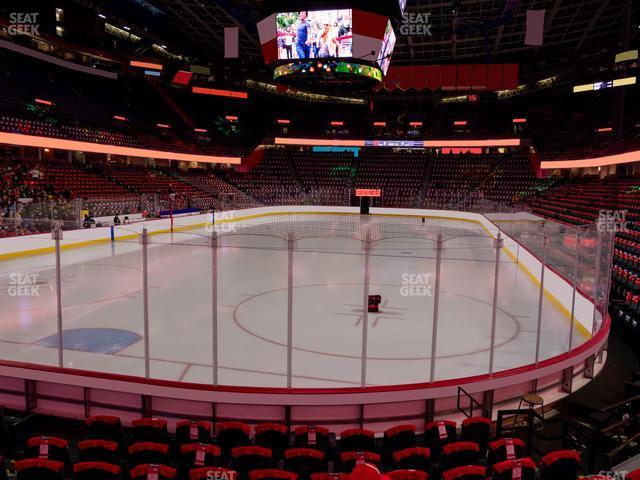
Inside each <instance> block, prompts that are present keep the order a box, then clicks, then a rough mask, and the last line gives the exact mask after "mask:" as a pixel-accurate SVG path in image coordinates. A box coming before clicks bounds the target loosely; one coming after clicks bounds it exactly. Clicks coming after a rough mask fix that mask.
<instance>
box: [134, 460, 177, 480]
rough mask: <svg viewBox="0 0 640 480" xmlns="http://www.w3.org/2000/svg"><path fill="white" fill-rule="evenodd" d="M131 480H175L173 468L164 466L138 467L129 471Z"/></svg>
mask: <svg viewBox="0 0 640 480" xmlns="http://www.w3.org/2000/svg"><path fill="white" fill-rule="evenodd" d="M129 475H130V477H131V479H132V480H138V479H140V480H173V479H174V478H176V475H177V471H176V469H175V468H171V467H168V466H166V465H148V464H144V465H138V466H137V467H134V468H132V469H131V470H130V471H129Z"/></svg>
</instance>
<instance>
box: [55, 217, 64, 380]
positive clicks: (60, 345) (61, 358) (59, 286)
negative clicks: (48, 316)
mask: <svg viewBox="0 0 640 480" xmlns="http://www.w3.org/2000/svg"><path fill="white" fill-rule="evenodd" d="M53 240H54V241H55V250H56V307H57V316H58V342H57V347H58V366H59V367H60V368H62V367H64V356H63V355H64V354H63V351H64V350H63V349H64V343H63V338H62V333H63V330H62V264H61V259H60V241H61V240H62V229H61V228H60V224H57V223H56V224H55V225H54V227H53Z"/></svg>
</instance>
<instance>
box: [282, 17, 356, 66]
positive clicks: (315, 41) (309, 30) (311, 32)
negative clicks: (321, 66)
mask: <svg viewBox="0 0 640 480" xmlns="http://www.w3.org/2000/svg"><path fill="white" fill-rule="evenodd" d="M352 18H353V11H352V10H351V9H342V10H318V11H313V10H309V11H307V10H302V11H299V12H288V13H277V14H276V28H277V42H278V59H279V60H304V59H310V58H331V57H337V58H348V57H352V56H353V32H352V25H353V23H352Z"/></svg>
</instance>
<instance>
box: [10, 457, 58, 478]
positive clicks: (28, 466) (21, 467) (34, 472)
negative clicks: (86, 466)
mask: <svg viewBox="0 0 640 480" xmlns="http://www.w3.org/2000/svg"><path fill="white" fill-rule="evenodd" d="M16 472H17V476H16V478H17V480H64V463H62V462H58V461H56V460H48V459H45V458H29V459H26V460H20V461H18V462H16Z"/></svg>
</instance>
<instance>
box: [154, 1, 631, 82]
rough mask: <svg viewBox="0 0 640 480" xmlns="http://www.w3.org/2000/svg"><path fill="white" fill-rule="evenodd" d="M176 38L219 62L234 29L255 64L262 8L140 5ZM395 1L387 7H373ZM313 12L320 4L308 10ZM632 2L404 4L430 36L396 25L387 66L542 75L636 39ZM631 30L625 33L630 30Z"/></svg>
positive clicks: (205, 4) (208, 4)
mask: <svg viewBox="0 0 640 480" xmlns="http://www.w3.org/2000/svg"><path fill="white" fill-rule="evenodd" d="M146 1H147V2H150V3H152V4H153V5H155V6H157V7H158V8H159V9H161V10H163V11H164V12H165V13H166V14H167V16H168V17H169V18H170V22H171V23H172V25H173V28H174V29H175V30H176V31H177V32H178V35H176V38H175V40H174V43H175V42H177V43H179V44H180V46H181V47H182V48H185V49H189V50H191V51H194V52H198V55H200V56H205V55H206V56H209V57H210V58H213V59H215V58H221V56H222V49H223V39H222V35H223V32H222V27H225V26H236V25H237V26H239V27H240V29H241V34H240V43H241V45H240V52H241V56H242V57H243V58H245V59H247V60H249V61H258V62H259V61H261V58H262V57H261V50H260V45H259V42H258V37H257V33H256V31H255V23H256V22H257V21H259V20H260V19H262V18H263V17H264V16H266V15H267V14H268V12H265V9H264V6H263V5H264V4H263V2H262V0H146ZM377 1H395V0H377ZM315 3H316V4H318V5H321V4H322V2H321V1H317V2H315ZM632 3H633V0H447V1H434V0H408V5H407V12H408V13H409V14H418V13H421V14H425V13H428V14H429V23H430V31H431V34H432V35H431V36H428V35H402V34H401V33H400V31H399V30H400V26H401V20H400V19H398V22H397V25H396V31H397V33H398V43H397V45H396V49H395V53H394V59H393V64H396V65H409V64H429V63H455V62H466V63H473V62H486V61H496V62H498V61H500V62H505V61H516V62H518V63H521V64H522V63H528V64H530V65H531V66H533V69H534V70H535V69H537V68H536V67H540V69H542V70H544V69H545V66H546V67H547V68H552V67H553V66H554V65H567V64H572V63H579V62H581V61H583V60H584V59H588V58H590V57H593V56H598V55H600V54H605V53H608V52H612V51H616V50H620V49H621V48H624V47H625V46H626V45H628V42H629V41H631V40H633V38H634V36H637V34H638V30H637V26H636V25H634V21H633V20H631V19H632V18H636V16H637V12H635V11H632V8H634V7H632ZM528 9H545V10H546V21H545V42H544V45H543V46H542V47H529V46H525V45H524V36H525V24H526V11H527V10H528ZM632 26H633V28H632Z"/></svg>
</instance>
